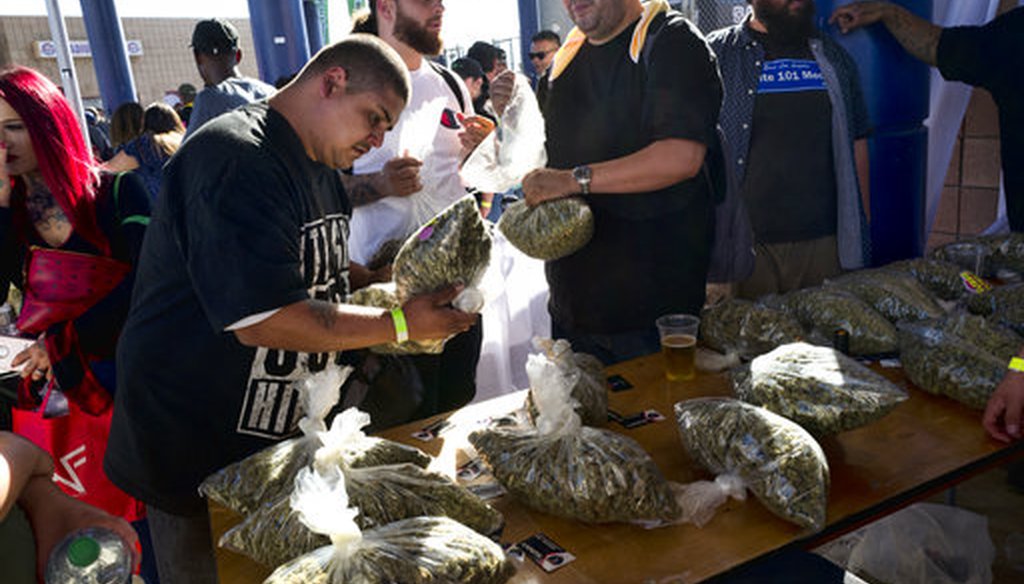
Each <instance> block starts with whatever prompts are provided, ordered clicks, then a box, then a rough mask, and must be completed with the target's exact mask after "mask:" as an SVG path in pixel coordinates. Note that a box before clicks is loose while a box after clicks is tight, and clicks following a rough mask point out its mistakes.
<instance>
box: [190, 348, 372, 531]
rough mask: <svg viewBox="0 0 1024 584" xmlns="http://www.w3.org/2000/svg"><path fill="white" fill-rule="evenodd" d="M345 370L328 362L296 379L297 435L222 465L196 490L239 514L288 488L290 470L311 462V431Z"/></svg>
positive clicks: (319, 426)
mask: <svg viewBox="0 0 1024 584" xmlns="http://www.w3.org/2000/svg"><path fill="white" fill-rule="evenodd" d="M351 372H352V369H351V368H349V367H346V368H342V369H338V368H334V367H332V368H329V369H326V370H325V371H322V372H320V373H317V374H316V375H313V376H311V377H309V378H307V379H305V380H303V381H302V382H301V383H299V385H298V387H299V392H300V400H301V404H302V406H303V408H304V410H305V412H306V415H305V416H304V417H303V418H302V419H301V420H299V429H300V430H301V431H302V435H301V436H299V437H298V438H292V439H290V440H284V441H282V442H278V443H277V444H275V445H273V446H270V447H268V448H265V449H263V450H261V451H259V452H257V453H255V454H253V455H251V456H249V457H247V458H244V459H242V460H239V461H237V462H234V463H232V464H229V465H227V466H225V467H224V468H222V469H221V470H219V471H217V472H215V473H213V474H211V475H210V476H209V477H207V478H206V480H204V481H203V482H202V484H201V485H199V492H200V493H202V494H203V495H205V496H206V497H208V498H210V499H212V500H214V501H216V502H217V503H219V504H221V505H223V506H224V507H227V508H229V509H233V510H235V511H238V512H239V513H248V512H249V511H251V510H253V509H255V508H256V507H257V506H259V504H260V503H261V502H263V501H268V500H271V501H272V500H276V499H278V498H279V497H281V496H282V495H287V494H288V493H290V492H291V489H292V482H293V481H294V480H295V475H296V473H298V471H299V469H300V468H302V467H304V466H307V465H308V464H309V463H310V462H312V461H313V453H314V452H316V449H317V448H319V447H320V440H319V438H318V437H317V434H318V433H319V432H322V431H324V430H326V429H327V426H326V425H325V423H324V418H326V417H327V414H328V413H329V412H330V411H331V407H333V406H334V404H336V403H337V402H338V395H339V391H340V389H341V385H342V384H343V383H344V382H345V379H346V378H347V377H348V375H349V374H350V373H351Z"/></svg>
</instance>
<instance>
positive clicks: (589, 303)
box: [523, 0, 722, 364]
mask: <svg viewBox="0 0 1024 584" xmlns="http://www.w3.org/2000/svg"><path fill="white" fill-rule="evenodd" d="M569 12H570V17H571V18H572V20H573V22H575V23H576V28H575V29H573V31H572V32H570V33H569V35H568V37H567V38H566V40H565V43H564V44H563V45H562V48H561V49H560V50H559V52H558V54H557V55H556V56H555V61H554V63H553V64H552V66H551V69H550V73H549V74H550V76H551V85H550V88H549V93H548V97H547V100H546V102H545V104H544V108H543V111H544V119H545V123H546V126H547V152H548V168H545V169H539V170H535V171H533V172H531V173H530V174H528V175H527V176H526V177H525V178H524V179H523V191H524V192H525V194H526V201H527V203H528V204H530V205H538V204H542V203H544V202H545V201H548V200H552V199H558V198H561V197H568V196H582V197H583V198H584V199H585V200H586V202H587V203H588V204H589V205H590V207H591V209H592V210H593V213H594V236H593V238H592V239H591V241H590V242H589V243H588V244H587V245H586V246H584V247H583V248H582V249H581V250H579V251H578V252H576V253H574V254H572V255H570V256H568V257H565V258H562V259H559V260H555V261H550V262H547V264H546V266H545V270H546V273H547V278H548V284H549V285H550V289H551V300H550V303H549V306H548V308H549V311H550V312H551V320H552V333H553V335H554V336H555V337H558V338H566V339H568V340H569V341H570V342H572V344H573V348H574V349H577V350H579V351H583V352H586V353H591V354H593V355H595V356H597V357H598V358H599V359H601V360H602V361H603V362H605V363H606V364H610V363H615V362H617V361H622V360H625V359H631V358H634V357H638V356H640V355H645V354H648V353H652V352H656V351H657V350H658V349H659V341H658V335H657V331H656V329H655V326H654V321H655V319H656V318H657V317H658V316H660V315H662V314H667V313H678V312H683V313H691V314H696V313H698V312H699V311H700V309H701V307H702V305H703V303H704V280H705V278H706V276H707V270H708V261H709V257H710V249H711V238H712V230H713V212H712V211H713V206H714V203H713V201H712V195H711V191H710V188H709V185H708V182H707V181H706V180H705V177H704V175H703V173H702V172H701V169H702V166H703V164H704V155H705V152H706V150H707V145H709V144H712V143H713V141H714V140H715V124H716V122H717V119H718V110H719V107H720V104H721V99H722V89H721V81H720V79H719V76H718V69H717V67H716V64H715V59H714V56H713V55H712V53H711V51H710V50H709V49H708V46H707V44H706V43H705V42H704V39H703V37H701V35H700V33H699V32H698V31H697V30H696V28H695V27H693V25H691V24H690V23H689V22H687V21H686V20H685V19H684V18H683V17H682V16H681V15H679V14H678V13H676V12H674V11H669V10H668V3H667V2H664V1H652V2H648V3H646V4H641V3H640V1H639V0H596V1H594V2H587V3H572V4H570V5H569Z"/></svg>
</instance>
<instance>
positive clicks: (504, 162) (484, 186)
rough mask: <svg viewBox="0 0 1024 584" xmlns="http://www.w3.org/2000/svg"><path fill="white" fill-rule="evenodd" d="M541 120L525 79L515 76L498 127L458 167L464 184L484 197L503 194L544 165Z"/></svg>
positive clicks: (542, 122) (531, 91) (543, 137)
mask: <svg viewBox="0 0 1024 584" xmlns="http://www.w3.org/2000/svg"><path fill="white" fill-rule="evenodd" d="M544 141H545V136H544V116H543V115H542V114H541V112H540V107H539V106H538V105H537V98H536V97H535V96H534V95H533V90H531V89H530V83H529V81H528V80H527V79H526V77H524V76H522V75H516V81H515V85H514V86H513V89H512V96H511V98H510V99H509V102H508V105H507V106H506V107H505V112H504V113H503V114H502V115H501V118H500V120H499V121H498V127H497V129H496V130H495V131H494V132H491V133H490V134H489V135H488V136H487V137H486V138H484V140H483V141H482V142H481V143H480V145H479V146H477V147H476V149H475V150H474V151H473V153H472V154H471V155H470V156H469V158H468V159H467V160H466V162H465V163H464V164H463V165H462V170H461V173H460V174H461V175H462V179H463V180H464V181H465V182H466V184H468V185H471V186H473V187H476V188H477V189H480V190H481V191H484V192H488V193H503V192H505V191H508V190H510V189H513V188H515V187H516V186H517V185H519V184H520V183H522V182H523V176H525V175H526V173H528V172H530V171H531V170H533V169H535V168H543V167H544V165H545V164H546V163H547V151H546V150H545V149H544Z"/></svg>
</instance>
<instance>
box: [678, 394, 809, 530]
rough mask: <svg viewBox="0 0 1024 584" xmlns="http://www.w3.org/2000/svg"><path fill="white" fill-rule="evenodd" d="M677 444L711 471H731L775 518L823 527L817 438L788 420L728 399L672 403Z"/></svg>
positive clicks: (704, 399) (723, 472) (719, 473)
mask: <svg viewBox="0 0 1024 584" xmlns="http://www.w3.org/2000/svg"><path fill="white" fill-rule="evenodd" d="M675 414H676V422H677V424H678V426H679V434H680V437H681V438H682V442H683V445H684V446H685V448H686V450H687V451H688V452H689V453H690V456H691V457H692V458H693V459H694V460H695V461H696V462H697V463H698V464H700V465H701V466H703V467H704V468H706V469H707V470H708V471H710V472H712V473H714V474H716V475H722V474H725V475H734V476H737V477H739V478H740V479H741V480H742V481H743V483H745V484H746V486H747V488H749V489H750V490H751V491H752V492H753V493H754V495H755V496H756V497H757V498H758V500H760V501H761V502H762V503H763V504H764V505H765V507H767V508H768V509H769V510H771V511H772V512H773V513H775V514H776V515H778V516H779V517H781V518H783V519H785V520H787V521H792V522H793V523H796V524H797V525H800V526H803V527H811V528H813V529H815V530H818V529H821V528H822V527H823V526H824V525H825V516H826V507H827V505H828V487H829V471H828V462H827V461H826V460H825V454H824V452H822V450H821V446H819V445H818V443H817V441H815V439H814V438H813V437H812V436H811V435H810V434H809V433H808V432H807V431H806V430H804V429H803V428H801V427H800V426H799V425H798V424H796V423H795V422H793V421H790V420H788V419H786V418H783V417H782V416H779V415H777V414H773V413H772V412H770V411H768V410H766V409H764V408H762V407H758V406H754V405H751V404H748V403H744V402H741V401H739V400H735V399H731V398H697V399H691V400H686V401H682V402H679V403H677V404H676V405H675Z"/></svg>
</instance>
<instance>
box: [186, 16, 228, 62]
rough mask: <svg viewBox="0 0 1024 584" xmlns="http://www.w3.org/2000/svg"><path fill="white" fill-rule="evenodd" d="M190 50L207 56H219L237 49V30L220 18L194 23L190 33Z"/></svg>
mask: <svg viewBox="0 0 1024 584" xmlns="http://www.w3.org/2000/svg"><path fill="white" fill-rule="evenodd" d="M191 46H192V49H193V50H195V51H197V52H200V53H205V54H207V55H220V54H223V53H227V52H233V51H234V50H235V49H237V48H238V30H237V29H236V28H235V26H234V25H233V24H231V23H230V22H228V21H226V20H224V19H222V18H209V19H207V20H200V21H199V22H197V23H196V27H195V29H194V30H193V31H192V45H191Z"/></svg>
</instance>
